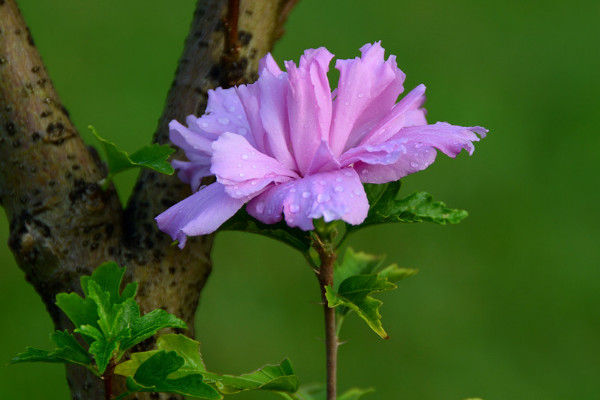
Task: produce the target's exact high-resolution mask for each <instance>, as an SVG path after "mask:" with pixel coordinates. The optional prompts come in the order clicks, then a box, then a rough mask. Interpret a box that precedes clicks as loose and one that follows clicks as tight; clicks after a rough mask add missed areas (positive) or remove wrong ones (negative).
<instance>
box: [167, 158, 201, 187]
mask: <svg viewBox="0 0 600 400" xmlns="http://www.w3.org/2000/svg"><path fill="white" fill-rule="evenodd" d="M171 166H172V167H173V168H175V171H177V177H178V178H179V179H180V180H181V181H182V182H184V183H187V184H189V185H190V187H191V188H192V192H195V191H196V190H198V189H199V188H200V185H201V182H202V178H205V177H207V176H210V175H211V172H210V163H209V164H200V163H197V162H189V161H179V160H173V161H171Z"/></svg>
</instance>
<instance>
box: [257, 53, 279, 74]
mask: <svg viewBox="0 0 600 400" xmlns="http://www.w3.org/2000/svg"><path fill="white" fill-rule="evenodd" d="M263 69H266V70H267V71H269V72H270V73H272V74H273V75H275V76H279V74H281V72H282V71H281V68H279V65H277V62H275V59H274V58H273V56H272V55H271V53H267V55H266V56H264V57H263V58H261V59H260V61H259V62H258V70H259V71H260V72H261V73H262V70H263Z"/></svg>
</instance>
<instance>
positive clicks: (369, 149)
mask: <svg viewBox="0 0 600 400" xmlns="http://www.w3.org/2000/svg"><path fill="white" fill-rule="evenodd" d="M365 149H367V151H373V146H367V147H365Z"/></svg>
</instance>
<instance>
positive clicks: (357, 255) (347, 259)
mask: <svg viewBox="0 0 600 400" xmlns="http://www.w3.org/2000/svg"><path fill="white" fill-rule="evenodd" d="M384 259H385V256H384V255H374V254H368V253H364V252H362V251H358V252H357V251H354V250H353V249H352V248H351V247H348V248H347V249H346V252H345V253H344V258H343V259H342V260H341V262H337V263H336V265H335V270H334V277H333V282H334V289H335V290H336V291H337V290H338V288H339V286H340V284H341V283H342V282H343V281H344V280H346V279H347V278H349V277H351V276H353V275H365V274H370V273H373V272H374V271H375V270H377V269H378V268H379V267H381V265H382V264H383V260H384Z"/></svg>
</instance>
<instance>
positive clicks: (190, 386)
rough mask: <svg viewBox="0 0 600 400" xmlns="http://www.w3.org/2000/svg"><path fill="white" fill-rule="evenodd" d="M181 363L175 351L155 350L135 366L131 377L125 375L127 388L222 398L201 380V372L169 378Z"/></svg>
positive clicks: (181, 360)
mask: <svg viewBox="0 0 600 400" xmlns="http://www.w3.org/2000/svg"><path fill="white" fill-rule="evenodd" d="M183 364H184V360H183V358H182V357H180V356H178V355H177V353H176V352H174V351H169V352H167V351H164V350H160V351H157V352H156V353H154V354H153V355H152V356H151V357H150V358H148V359H147V360H145V361H144V362H143V363H142V364H141V365H140V366H139V368H137V371H136V372H135V374H134V375H133V377H131V376H129V377H127V388H128V389H129V390H130V391H135V392H166V393H175V394H181V395H184V396H191V397H196V398H202V399H221V398H222V396H221V395H220V394H219V392H218V391H217V390H216V389H215V388H213V387H212V386H210V385H208V384H206V383H205V382H204V381H203V377H202V375H201V374H190V375H186V376H183V377H181V378H175V379H173V378H169V375H171V374H172V373H173V372H175V371H177V370H178V369H179V368H181V367H182V366H183Z"/></svg>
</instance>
